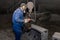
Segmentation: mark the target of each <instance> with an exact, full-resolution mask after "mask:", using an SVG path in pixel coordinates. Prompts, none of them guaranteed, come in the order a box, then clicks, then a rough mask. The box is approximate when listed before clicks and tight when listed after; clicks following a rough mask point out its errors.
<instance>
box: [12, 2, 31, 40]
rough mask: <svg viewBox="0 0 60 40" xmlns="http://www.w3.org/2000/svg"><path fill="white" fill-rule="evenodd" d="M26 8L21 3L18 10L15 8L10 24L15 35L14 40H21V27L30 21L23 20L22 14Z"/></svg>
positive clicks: (27, 19)
mask: <svg viewBox="0 0 60 40" xmlns="http://www.w3.org/2000/svg"><path fill="white" fill-rule="evenodd" d="M26 8H27V6H26V4H25V3H22V4H21V5H20V7H19V8H17V9H16V10H15V11H14V13H13V16H12V23H13V31H14V34H15V40H21V35H22V27H24V26H23V24H24V23H28V22H29V21H30V20H31V19H29V18H26V19H24V16H23V14H24V12H25V10H26Z"/></svg>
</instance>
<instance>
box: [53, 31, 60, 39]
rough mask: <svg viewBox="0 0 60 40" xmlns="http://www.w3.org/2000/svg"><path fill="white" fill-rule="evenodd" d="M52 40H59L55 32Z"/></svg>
mask: <svg viewBox="0 0 60 40" xmlns="http://www.w3.org/2000/svg"><path fill="white" fill-rule="evenodd" d="M52 40H60V33H59V32H55V33H54V34H53V36H52Z"/></svg>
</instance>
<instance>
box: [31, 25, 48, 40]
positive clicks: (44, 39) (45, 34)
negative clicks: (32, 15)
mask: <svg viewBox="0 0 60 40" xmlns="http://www.w3.org/2000/svg"><path fill="white" fill-rule="evenodd" d="M31 28H32V29H34V30H37V31H38V32H39V33H40V34H41V36H40V37H41V40H48V29H45V28H43V27H40V26H37V25H34V24H31Z"/></svg>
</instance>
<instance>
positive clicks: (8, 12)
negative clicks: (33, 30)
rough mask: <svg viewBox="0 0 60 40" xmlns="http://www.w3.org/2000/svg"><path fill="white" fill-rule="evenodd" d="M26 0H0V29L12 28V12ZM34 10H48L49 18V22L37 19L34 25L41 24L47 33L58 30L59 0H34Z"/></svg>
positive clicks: (59, 28)
mask: <svg viewBox="0 0 60 40" xmlns="http://www.w3.org/2000/svg"><path fill="white" fill-rule="evenodd" d="M22 2H27V1H26V0H0V30H1V29H2V30H4V29H10V28H12V21H11V20H12V14H13V12H14V10H15V9H16V8H18V7H19V6H20V3H22ZM35 3H36V4H35V6H36V11H37V12H38V13H40V12H49V13H50V14H51V18H50V19H49V20H50V21H49V22H45V23H44V22H43V23H40V21H39V20H38V21H37V22H36V25H39V26H42V27H44V28H47V29H48V30H49V35H50V36H52V34H53V33H54V32H56V31H57V32H60V0H36V1H35Z"/></svg>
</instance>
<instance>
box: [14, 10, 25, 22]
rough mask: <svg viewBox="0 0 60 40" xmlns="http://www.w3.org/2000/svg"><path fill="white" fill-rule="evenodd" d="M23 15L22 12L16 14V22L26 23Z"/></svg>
mask: <svg viewBox="0 0 60 40" xmlns="http://www.w3.org/2000/svg"><path fill="white" fill-rule="evenodd" d="M22 14H23V13H22V12H19V11H18V12H15V21H16V22H24V19H23V15H22Z"/></svg>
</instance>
